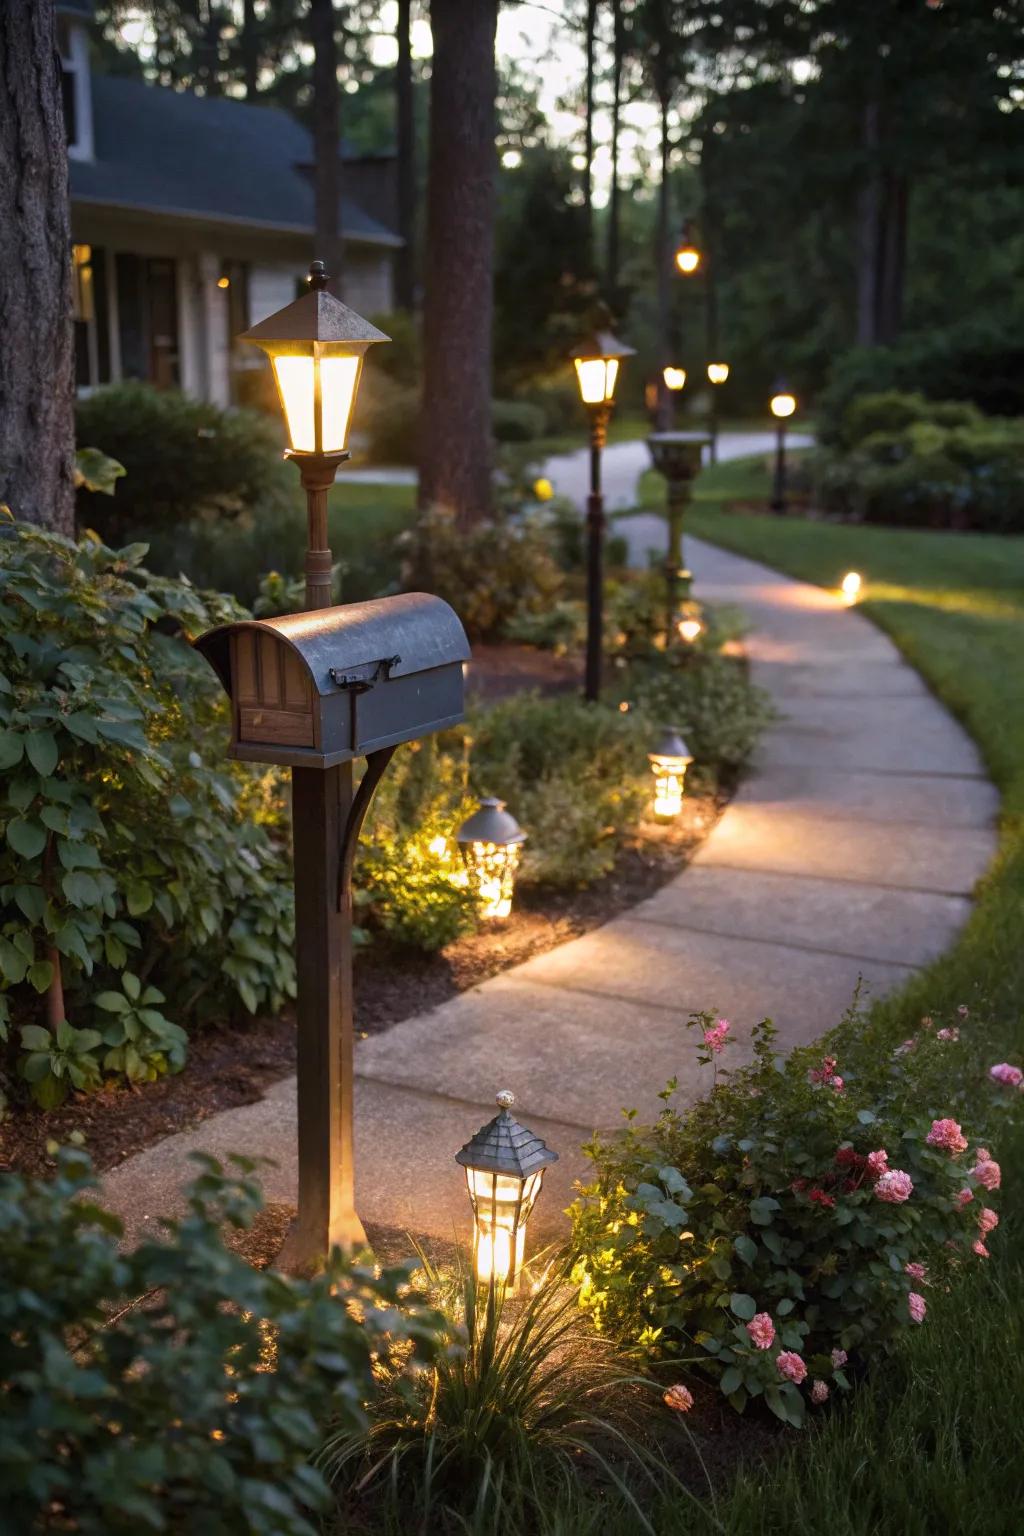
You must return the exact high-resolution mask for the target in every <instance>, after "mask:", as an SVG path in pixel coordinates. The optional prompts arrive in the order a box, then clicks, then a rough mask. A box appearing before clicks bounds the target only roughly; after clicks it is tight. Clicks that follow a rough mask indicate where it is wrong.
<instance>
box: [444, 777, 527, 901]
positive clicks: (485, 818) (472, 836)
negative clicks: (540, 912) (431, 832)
mask: <svg viewBox="0 0 1024 1536" xmlns="http://www.w3.org/2000/svg"><path fill="white" fill-rule="evenodd" d="M455 841H456V842H457V843H458V845H459V848H460V850H461V852H462V857H463V860H464V861H465V865H466V877H467V879H468V881H469V885H470V889H471V890H472V891H473V893H474V894H475V896H476V899H477V903H478V905H479V909H480V916H481V917H508V915H509V913H510V912H511V910H512V893H513V890H514V888H515V881H516V870H517V869H518V867H519V854H520V851H521V849H522V846H523V844H524V843H525V841H526V833H525V832H524V831H523V829H522V827H521V826H520V825H519V823H518V821H516V819H515V817H514V816H511V815H510V814H509V812H508V811H506V809H505V802H504V800H495V799H493V798H488V799H486V800H481V802H480V809H479V810H478V811H474V812H473V814H472V816H469V817H467V818H466V820H465V821H464V822H463V823H462V826H461V827H460V828H459V830H458V831H457V832H456V834H455Z"/></svg>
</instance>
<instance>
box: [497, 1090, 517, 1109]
mask: <svg viewBox="0 0 1024 1536" xmlns="http://www.w3.org/2000/svg"><path fill="white" fill-rule="evenodd" d="M515 1101H516V1096H515V1094H514V1093H513V1092H512V1090H511V1088H502V1089H501V1091H500V1093H496V1094H495V1096H494V1102H495V1104H497V1106H498V1108H499V1109H511V1108H512V1105H513V1104H514V1103H515Z"/></svg>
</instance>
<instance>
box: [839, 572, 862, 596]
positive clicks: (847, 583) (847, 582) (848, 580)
mask: <svg viewBox="0 0 1024 1536" xmlns="http://www.w3.org/2000/svg"><path fill="white" fill-rule="evenodd" d="M863 584H864V583H863V582H862V580H861V577H860V573H859V572H858V571H847V573H846V575H845V576H844V577H843V579H842V581H841V582H840V591H841V592H842V594H843V600H844V601H845V602H847V603H855V602H856V601H857V599H858V597H859V596H860V589H861V587H862V586H863Z"/></svg>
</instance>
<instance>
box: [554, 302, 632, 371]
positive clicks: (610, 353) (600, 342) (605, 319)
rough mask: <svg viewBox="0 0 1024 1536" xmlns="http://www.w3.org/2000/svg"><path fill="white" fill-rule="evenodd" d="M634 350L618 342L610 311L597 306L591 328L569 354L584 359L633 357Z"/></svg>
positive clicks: (624, 343) (622, 342) (602, 305)
mask: <svg viewBox="0 0 1024 1536" xmlns="http://www.w3.org/2000/svg"><path fill="white" fill-rule="evenodd" d="M635 354H636V348H635V347H631V346H629V345H628V344H627V343H626V342H624V341H620V340H619V338H618V337H617V336H616V335H615V333H614V331H613V330H612V316H611V311H610V310H609V309H608V306H607V305H606V304H599V305H598V306H597V309H596V310H595V312H594V321H593V326H592V328H591V330H590V331H589V333H588V334H587V335H586V336H585V337H584V338H583V340H582V341H581V342H580V343H579V345H578V346H576V347H573V349H572V352H571V353H570V354H569V355H570V357H573V358H577V357H579V358H585V357H607V358H610V357H633V356H635Z"/></svg>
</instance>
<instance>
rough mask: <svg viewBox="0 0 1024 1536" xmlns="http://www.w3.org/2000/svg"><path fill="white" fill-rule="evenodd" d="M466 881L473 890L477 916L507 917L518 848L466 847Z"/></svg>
mask: <svg viewBox="0 0 1024 1536" xmlns="http://www.w3.org/2000/svg"><path fill="white" fill-rule="evenodd" d="M469 862H470V879H471V880H472V881H473V884H474V886H475V888H476V895H477V901H478V902H479V904H480V916H481V917H508V915H509V913H510V912H511V911H512V893H513V891H514V890H515V883H516V870H517V869H518V868H519V845H518V843H513V844H512V845H511V846H510V847H503V846H502V845H501V844H500V843H471V844H470V861H469Z"/></svg>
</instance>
